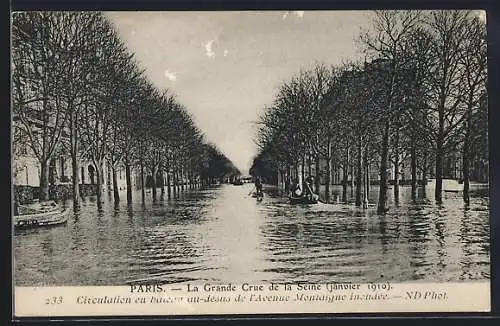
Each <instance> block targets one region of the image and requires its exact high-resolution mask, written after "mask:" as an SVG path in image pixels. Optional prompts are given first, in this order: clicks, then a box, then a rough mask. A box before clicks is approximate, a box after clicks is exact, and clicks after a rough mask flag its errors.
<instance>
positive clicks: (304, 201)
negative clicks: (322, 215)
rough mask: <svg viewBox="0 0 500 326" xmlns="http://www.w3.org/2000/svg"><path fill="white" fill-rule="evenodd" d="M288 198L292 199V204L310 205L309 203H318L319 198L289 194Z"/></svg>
mask: <svg viewBox="0 0 500 326" xmlns="http://www.w3.org/2000/svg"><path fill="white" fill-rule="evenodd" d="M288 199H289V200H290V204H294V205H296V204H302V205H309V204H317V203H318V200H317V199H316V198H312V199H310V198H307V197H305V196H298V197H297V196H289V197H288Z"/></svg>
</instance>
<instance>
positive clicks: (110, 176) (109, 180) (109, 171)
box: [106, 163, 112, 193]
mask: <svg viewBox="0 0 500 326" xmlns="http://www.w3.org/2000/svg"><path fill="white" fill-rule="evenodd" d="M111 171H112V167H111V164H110V163H107V164H106V172H107V174H108V177H107V178H106V179H107V180H106V183H107V186H108V187H107V188H108V193H111V184H112V172H111Z"/></svg>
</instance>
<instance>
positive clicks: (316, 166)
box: [314, 155, 331, 195]
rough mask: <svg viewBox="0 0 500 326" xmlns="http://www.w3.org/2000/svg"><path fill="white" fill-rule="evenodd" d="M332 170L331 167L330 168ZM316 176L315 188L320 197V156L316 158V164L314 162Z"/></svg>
mask: <svg viewBox="0 0 500 326" xmlns="http://www.w3.org/2000/svg"><path fill="white" fill-rule="evenodd" d="M328 164H329V163H327V165H328ZM330 169H331V167H330ZM314 174H316V176H315V179H314V188H315V189H316V193H317V194H318V195H319V187H320V183H321V179H320V176H319V175H320V168H319V155H317V156H316V158H315V162H314Z"/></svg>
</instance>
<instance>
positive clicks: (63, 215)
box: [13, 208, 69, 229]
mask: <svg viewBox="0 0 500 326" xmlns="http://www.w3.org/2000/svg"><path fill="white" fill-rule="evenodd" d="M68 218H69V209H67V208H65V209H63V210H62V211H61V210H55V211H50V212H43V213H37V214H26V215H15V216H14V217H13V222H14V227H15V228H16V229H29V228H33V227H44V226H52V225H59V224H64V223H66V222H67V221H68Z"/></svg>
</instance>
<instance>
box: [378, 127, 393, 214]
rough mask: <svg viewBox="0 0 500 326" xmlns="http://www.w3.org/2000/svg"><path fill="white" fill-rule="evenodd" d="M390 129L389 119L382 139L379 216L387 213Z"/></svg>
mask: <svg viewBox="0 0 500 326" xmlns="http://www.w3.org/2000/svg"><path fill="white" fill-rule="evenodd" d="M389 129H390V123H389V119H388V118H387V119H386V121H385V127H384V135H383V138H382V153H381V155H380V171H379V174H380V187H379V196H378V205H377V212H378V213H379V214H381V213H385V212H386V211H387V160H388V156H389Z"/></svg>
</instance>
